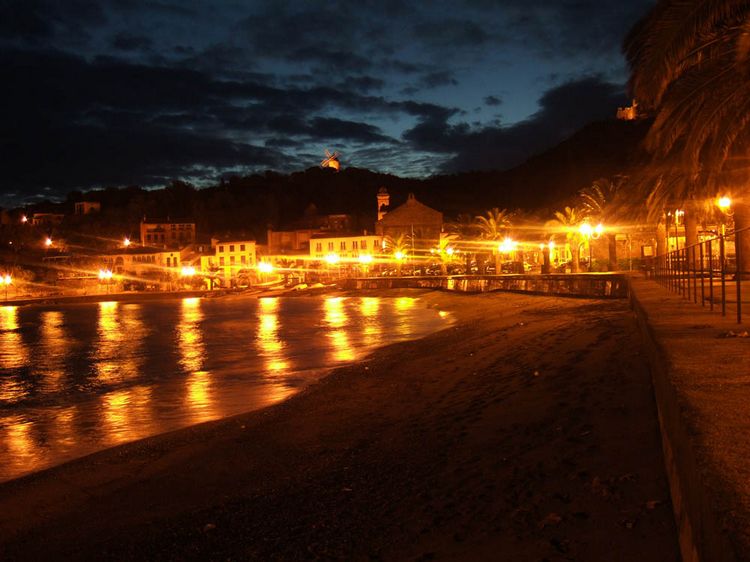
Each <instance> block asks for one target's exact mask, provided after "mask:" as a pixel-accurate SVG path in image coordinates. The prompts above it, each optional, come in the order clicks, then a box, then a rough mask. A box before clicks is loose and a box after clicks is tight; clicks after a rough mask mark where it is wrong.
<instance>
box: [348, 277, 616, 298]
mask: <svg viewBox="0 0 750 562" xmlns="http://www.w3.org/2000/svg"><path fill="white" fill-rule="evenodd" d="M345 287H346V288H347V289H402V288H412V289H414V288H420V289H443V290H446V291H458V292H463V293H486V292H491V291H511V292H517V293H533V294H543V295H562V296H576V297H595V298H626V297H627V296H628V284H627V279H626V276H624V275H621V274H611V273H582V274H559V275H555V274H550V275H529V274H526V275H451V276H447V277H367V278H358V279H347V280H346V282H345Z"/></svg>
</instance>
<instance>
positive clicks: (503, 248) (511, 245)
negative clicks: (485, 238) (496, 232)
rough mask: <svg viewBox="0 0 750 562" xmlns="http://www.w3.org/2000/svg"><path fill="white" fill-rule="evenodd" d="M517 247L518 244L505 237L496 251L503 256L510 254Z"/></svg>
mask: <svg viewBox="0 0 750 562" xmlns="http://www.w3.org/2000/svg"><path fill="white" fill-rule="evenodd" d="M517 246H518V242H516V241H515V240H513V239H512V238H509V237H507V238H505V239H504V240H503V241H502V242H500V244H498V245H497V250H498V251H499V252H501V253H503V254H508V253H510V252H513V251H514V250H515V249H516V247H517Z"/></svg>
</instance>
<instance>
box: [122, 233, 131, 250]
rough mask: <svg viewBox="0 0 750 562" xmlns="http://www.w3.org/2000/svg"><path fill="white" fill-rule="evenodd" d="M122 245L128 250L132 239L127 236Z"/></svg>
mask: <svg viewBox="0 0 750 562" xmlns="http://www.w3.org/2000/svg"><path fill="white" fill-rule="evenodd" d="M122 245H123V246H125V247H126V248H128V247H129V246H130V238H128V237H127V236H126V237H125V239H124V240H123V241H122Z"/></svg>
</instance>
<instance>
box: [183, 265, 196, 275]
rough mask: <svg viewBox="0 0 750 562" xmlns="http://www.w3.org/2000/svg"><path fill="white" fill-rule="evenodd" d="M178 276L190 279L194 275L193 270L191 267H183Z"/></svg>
mask: <svg viewBox="0 0 750 562" xmlns="http://www.w3.org/2000/svg"><path fill="white" fill-rule="evenodd" d="M180 275H182V276H183V277H192V276H194V275H195V268H194V267H193V266H192V265H183V266H182V268H181V269H180Z"/></svg>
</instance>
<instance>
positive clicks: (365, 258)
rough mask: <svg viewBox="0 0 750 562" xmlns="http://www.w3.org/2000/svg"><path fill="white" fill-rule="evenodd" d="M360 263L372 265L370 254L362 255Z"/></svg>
mask: <svg viewBox="0 0 750 562" xmlns="http://www.w3.org/2000/svg"><path fill="white" fill-rule="evenodd" d="M359 263H365V264H366V263H372V256H371V255H370V254H360V256H359Z"/></svg>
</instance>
